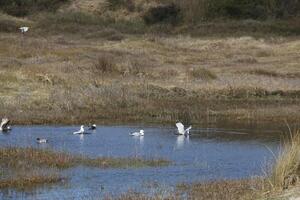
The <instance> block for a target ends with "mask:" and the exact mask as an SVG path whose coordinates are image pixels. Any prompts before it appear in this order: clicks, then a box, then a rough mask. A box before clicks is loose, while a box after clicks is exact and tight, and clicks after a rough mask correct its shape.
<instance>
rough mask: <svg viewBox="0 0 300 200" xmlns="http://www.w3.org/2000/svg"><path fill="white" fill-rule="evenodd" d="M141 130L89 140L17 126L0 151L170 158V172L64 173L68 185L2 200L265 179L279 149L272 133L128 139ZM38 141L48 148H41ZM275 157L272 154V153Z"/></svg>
mask: <svg viewBox="0 0 300 200" xmlns="http://www.w3.org/2000/svg"><path fill="white" fill-rule="evenodd" d="M139 129H140V127H129V126H102V127H100V126H99V127H98V128H97V130H96V131H93V132H92V134H89V135H83V136H80V135H73V134H72V132H73V131H76V130H78V126H76V127H75V126H68V127H54V126H49V127H45V126H18V127H14V129H13V131H12V132H11V133H9V134H0V145H1V146H2V147H3V146H22V147H27V146H31V147H37V148H51V149H54V150H58V151H67V152H70V153H73V154H83V155H87V156H90V157H98V156H112V157H132V156H139V157H143V158H148V159H150V158H165V159H168V160H171V161H172V164H171V165H170V166H167V167H158V168H141V169H98V168H87V167H76V168H72V169H67V170H64V171H63V172H62V174H63V175H65V176H67V177H69V181H68V182H67V183H65V184H58V185H52V186H45V187H40V188H37V189H33V190H30V191H15V190H2V191H0V199H26V200H27V199H102V198H103V197H105V196H106V195H119V194H121V193H124V192H126V191H128V190H136V191H143V192H147V193H149V192H150V193H151V192H152V191H153V192H155V190H157V187H158V188H165V189H167V190H172V188H173V187H174V186H176V184H178V183H182V182H187V183H192V182H198V181H205V180H212V179H225V178H226V179H237V178H247V177H250V176H257V175H263V171H264V170H265V169H266V166H267V164H268V163H270V162H272V160H273V159H274V158H273V153H275V154H276V152H277V150H278V146H279V137H278V134H274V133H272V131H271V132H270V131H265V132H264V131H262V130H260V131H259V134H258V133H256V132H255V131H252V130H247V129H244V130H237V129H236V130H234V129H233V130H228V129H193V131H192V135H191V136H190V137H188V138H186V137H184V136H177V135H175V134H174V133H176V130H175V128H173V127H147V128H144V130H145V136H144V137H132V136H129V133H130V132H133V131H137V130H139ZM37 137H40V138H47V139H48V140H49V143H47V144H37V143H36V142H35V139H36V138H37ZM271 151H272V152H271Z"/></svg>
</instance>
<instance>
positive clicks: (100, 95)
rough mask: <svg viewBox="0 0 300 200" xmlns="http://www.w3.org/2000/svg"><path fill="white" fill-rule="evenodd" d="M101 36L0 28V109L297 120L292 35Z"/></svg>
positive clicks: (15, 114)
mask: <svg viewBox="0 0 300 200" xmlns="http://www.w3.org/2000/svg"><path fill="white" fill-rule="evenodd" d="M31 34H32V35H31ZM105 37H106V36H105ZM105 37H104V38H101V37H100V38H98V37H96V38H92V39H88V38H87V39H85V38H82V37H80V36H79V35H76V34H75V35H73V36H67V35H54V36H47V37H46V38H43V37H40V36H36V35H35V33H28V34H27V35H26V36H25V37H24V38H22V37H21V36H20V35H18V34H11V33H10V34H2V35H1V36H0V44H1V47H0V55H1V61H0V66H1V67H0V80H1V82H2V87H1V89H0V99H1V103H0V108H1V109H0V116H7V117H9V118H10V119H11V120H12V121H13V122H14V123H18V124H45V123H48V124H50V123H52V124H72V123H85V122H87V123H88V122H90V121H95V122H100V123H101V122H104V123H105V122H111V121H114V122H116V123H128V122H148V123H173V122H174V121H176V120H178V119H179V120H182V121H189V122H190V123H194V124H195V123H205V122H206V121H208V122H215V121H216V122H218V121H220V120H224V119H227V120H228V121H236V122H260V123H265V122H280V123H282V121H283V120H284V119H286V120H288V121H289V122H296V121H298V120H299V119H300V114H299V112H298V105H299V95H300V88H299V85H300V84H299V82H300V75H299V74H300V71H299V69H298V67H297V66H298V63H299V56H298V51H299V40H298V39H297V38H294V37H286V38H281V37H272V38H269V39H266V38H265V39H263V38H260V39H256V38H253V37H236V38H193V37H189V36H172V37H171V36H170V37H160V36H149V35H143V36H130V35H126V36H125V39H122V40H121V41H110V40H107V38H105Z"/></svg>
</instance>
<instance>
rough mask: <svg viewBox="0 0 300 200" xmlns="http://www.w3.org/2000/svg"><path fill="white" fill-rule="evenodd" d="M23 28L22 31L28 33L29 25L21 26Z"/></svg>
mask: <svg viewBox="0 0 300 200" xmlns="http://www.w3.org/2000/svg"><path fill="white" fill-rule="evenodd" d="M19 29H20V30H21V33H26V32H27V31H28V30H29V27H27V26H22V27H20V28H19Z"/></svg>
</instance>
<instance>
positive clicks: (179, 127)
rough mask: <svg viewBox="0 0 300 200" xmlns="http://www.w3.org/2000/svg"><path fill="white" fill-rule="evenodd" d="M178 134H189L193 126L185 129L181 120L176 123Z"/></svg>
mask: <svg viewBox="0 0 300 200" xmlns="http://www.w3.org/2000/svg"><path fill="white" fill-rule="evenodd" d="M176 126H177V129H178V134H179V135H189V134H190V130H191V129H192V126H189V127H188V128H187V129H185V130H184V125H183V124H182V123H181V122H178V123H176Z"/></svg>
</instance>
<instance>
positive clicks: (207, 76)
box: [188, 68, 217, 81]
mask: <svg viewBox="0 0 300 200" xmlns="http://www.w3.org/2000/svg"><path fill="white" fill-rule="evenodd" d="M188 75H189V76H190V77H192V78H194V79H201V80H206V81H207V80H214V79H216V78H217V76H216V74H214V73H213V72H211V71H209V70H208V69H205V68H191V69H189V71H188Z"/></svg>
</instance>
